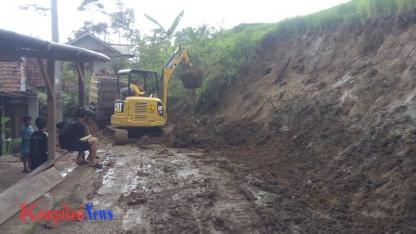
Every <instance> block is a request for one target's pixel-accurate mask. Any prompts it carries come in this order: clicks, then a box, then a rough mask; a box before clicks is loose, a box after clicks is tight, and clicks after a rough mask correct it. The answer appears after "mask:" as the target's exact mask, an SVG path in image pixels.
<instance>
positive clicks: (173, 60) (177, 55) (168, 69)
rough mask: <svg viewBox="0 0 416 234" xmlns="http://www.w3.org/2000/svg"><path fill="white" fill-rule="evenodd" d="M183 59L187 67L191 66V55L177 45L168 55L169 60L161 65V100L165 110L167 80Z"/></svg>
mask: <svg viewBox="0 0 416 234" xmlns="http://www.w3.org/2000/svg"><path fill="white" fill-rule="evenodd" d="M182 60H184V61H185V63H186V65H187V67H188V69H189V68H192V62H191V57H190V56H189V52H188V50H187V49H185V48H182V47H180V46H179V47H178V48H176V50H175V52H174V53H173V54H172V55H171V56H170V58H169V60H168V61H167V62H166V64H165V65H164V66H163V71H162V79H161V80H162V82H161V83H162V101H163V109H164V111H165V113H167V112H166V107H167V101H168V89H169V80H170V78H171V77H172V74H173V72H174V71H175V69H176V67H177V66H178V65H179V64H180V63H181V62H182Z"/></svg>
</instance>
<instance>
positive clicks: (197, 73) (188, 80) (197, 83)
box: [181, 68, 203, 89]
mask: <svg viewBox="0 0 416 234" xmlns="http://www.w3.org/2000/svg"><path fill="white" fill-rule="evenodd" d="M202 76H203V73H202V71H201V70H200V69H197V68H189V69H188V70H187V71H186V72H185V73H183V74H182V75H181V80H182V83H183V86H185V88H187V89H197V88H201V86H202Z"/></svg>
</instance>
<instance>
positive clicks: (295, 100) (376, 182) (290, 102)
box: [171, 11, 416, 232]
mask: <svg viewBox="0 0 416 234" xmlns="http://www.w3.org/2000/svg"><path fill="white" fill-rule="evenodd" d="M415 41H416V12H414V11H412V12H408V13H406V14H403V15H401V16H394V17H393V16H391V17H384V18H373V19H369V20H367V21H365V22H358V21H357V22H350V23H345V22H344V23H339V24H338V25H337V26H336V27H332V28H329V29H328V28H327V29H315V30H309V31H307V32H304V33H283V32H280V33H273V34H269V35H268V36H266V38H265V39H264V40H263V41H262V42H261V43H260V45H259V47H258V48H257V51H256V56H255V57H253V58H252V59H251V63H250V64H249V65H248V67H245V69H244V70H245V71H246V72H245V73H244V74H243V75H242V77H241V79H239V81H238V82H236V83H235V84H233V86H232V87H231V88H230V89H228V90H227V91H226V94H225V96H226V98H225V100H224V103H223V104H222V105H221V106H220V107H219V109H218V110H217V111H216V113H215V116H213V115H209V116H202V117H195V116H188V117H184V118H178V119H176V120H175V124H174V127H173V128H174V131H172V134H173V135H172V136H171V139H173V140H171V143H172V144H173V145H175V144H176V146H181V147H189V146H197V147H208V148H209V147H210V146H217V145H233V146H239V148H236V147H233V151H230V152H229V154H230V155H233V156H238V157H232V158H233V160H237V161H239V162H242V163H245V164H246V165H248V167H247V168H248V169H247V171H249V172H250V173H254V174H256V175H258V176H259V177H261V178H263V179H264V180H267V181H273V182H274V183H278V184H279V185H280V186H283V187H284V188H285V189H286V190H287V192H288V194H289V196H291V197H292V198H293V197H295V198H296V199H297V200H298V201H302V202H303V205H304V206H306V207H307V208H308V209H311V210H313V211H314V212H315V215H317V216H319V217H321V218H324V219H327V220H329V222H328V224H331V225H336V226H337V227H341V230H344V231H346V232H364V231H365V232H367V231H370V232H377V230H384V231H386V230H387V231H391V232H394V231H398V230H401V231H405V232H412V231H415V230H416V224H415V222H414V220H415V219H416V174H415V173H416V147H415V143H416V125H415V120H416V102H415V101H416V79H415V78H416V66H415V64H416V55H415V53H416V52H415V51H416V43H415ZM190 120H192V121H190ZM189 126H190V127H189ZM272 213H273V212H272ZM266 218H267V219H270V220H269V221H270V222H269V223H270V225H271V229H270V230H273V223H274V222H277V221H278V220H279V219H280V218H281V217H280V218H279V217H274V216H273V215H269V216H267V217H266ZM336 229H338V228H336ZM330 230H331V229H330ZM338 230H339V229H338Z"/></svg>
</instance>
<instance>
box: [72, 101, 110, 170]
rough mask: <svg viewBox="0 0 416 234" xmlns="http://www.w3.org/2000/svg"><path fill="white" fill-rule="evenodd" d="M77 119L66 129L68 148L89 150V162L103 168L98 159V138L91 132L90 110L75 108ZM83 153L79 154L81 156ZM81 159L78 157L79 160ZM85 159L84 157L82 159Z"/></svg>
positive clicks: (81, 150)
mask: <svg viewBox="0 0 416 234" xmlns="http://www.w3.org/2000/svg"><path fill="white" fill-rule="evenodd" d="M75 117H76V120H75V122H74V123H72V124H71V125H70V127H69V128H68V130H67V131H65V142H66V145H67V147H66V148H67V149H68V150H72V151H79V152H83V151H86V150H88V151H89V156H88V159H89V164H90V166H92V167H95V168H101V167H102V166H101V165H100V164H99V163H98V159H97V143H98V140H97V138H95V137H93V136H92V135H90V134H89V131H88V127H87V121H88V111H87V110H85V109H84V108H77V109H76V110H75ZM81 155H82V154H79V157H80V156H81ZM78 160H79V159H77V161H78ZM82 160H84V159H82Z"/></svg>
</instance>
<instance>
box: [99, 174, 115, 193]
mask: <svg viewBox="0 0 416 234" xmlns="http://www.w3.org/2000/svg"><path fill="white" fill-rule="evenodd" d="M114 172H115V170H114V168H110V169H108V171H107V172H106V173H105V174H104V177H103V182H102V183H103V184H102V186H101V188H100V189H99V190H98V192H97V193H98V194H106V193H111V192H113V191H114V190H113V187H114Z"/></svg>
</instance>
